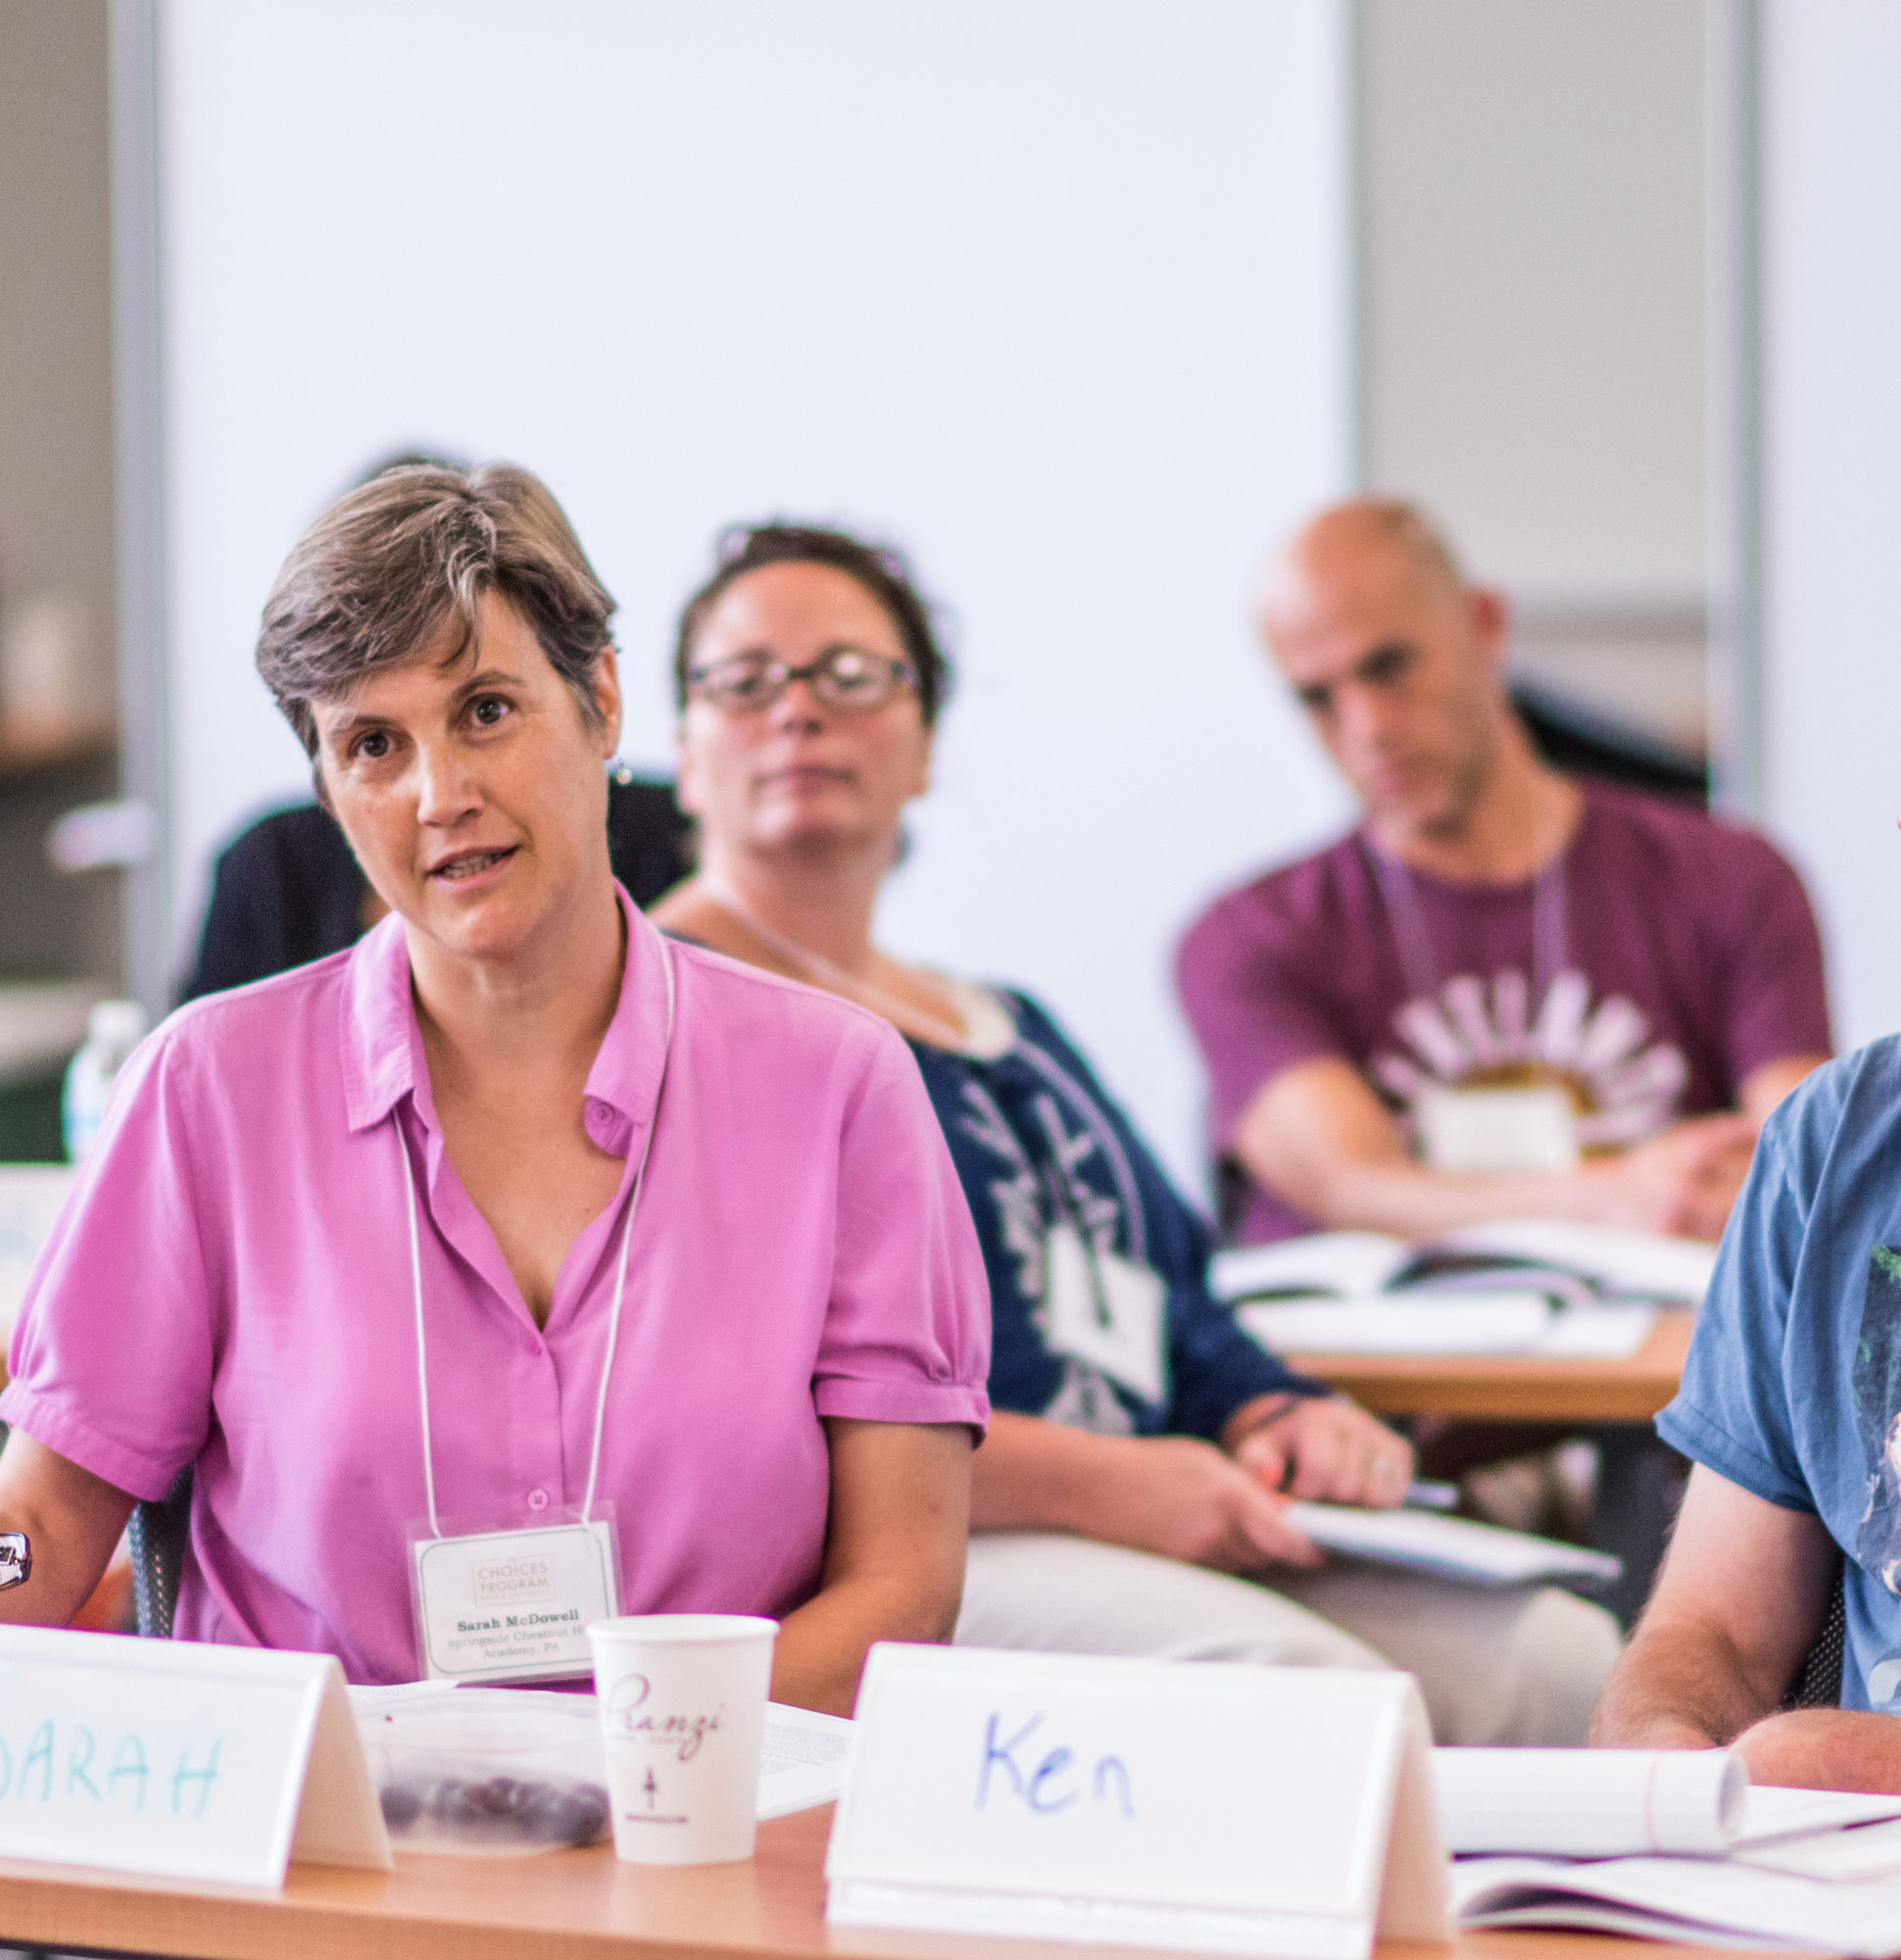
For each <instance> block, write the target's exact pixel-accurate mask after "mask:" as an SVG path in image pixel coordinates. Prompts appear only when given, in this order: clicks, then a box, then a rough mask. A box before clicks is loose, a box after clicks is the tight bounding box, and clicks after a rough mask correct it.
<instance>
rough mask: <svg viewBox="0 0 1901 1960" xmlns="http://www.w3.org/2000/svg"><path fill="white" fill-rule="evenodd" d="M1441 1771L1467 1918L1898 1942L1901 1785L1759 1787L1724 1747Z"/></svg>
mask: <svg viewBox="0 0 1901 1960" xmlns="http://www.w3.org/2000/svg"><path fill="white" fill-rule="evenodd" d="M1433 1769H1434V1781H1435V1783H1436V1785H1437V1788H1438V1800H1439V1807H1440V1812H1441V1815H1442V1817H1443V1820H1444V1826H1445V1837H1446V1841H1447V1843H1448V1844H1449V1845H1450V1846H1451V1848H1452V1851H1453V1853H1454V1855H1455V1863H1454V1866H1453V1871H1452V1897H1453V1908H1454V1912H1455V1914H1456V1916H1457V1918H1458V1920H1459V1923H1460V1924H1461V1925H1462V1926H1466V1927H1550V1928H1561V1929H1568V1930H1572V1931H1578V1932H1593V1933H1620V1934H1626V1935H1632V1936H1637V1937H1641V1938H1649V1939H1670V1940H1677V1941H1680V1942H1684V1943H1687V1944H1692V1945H1703V1946H1708V1945H1718V1946H1725V1947H1748V1948H1755V1949H1758V1950H1762V1951H1772V1952H1773V1951H1789V1950H1801V1951H1807V1952H1817V1951H1821V1952H1831V1953H1844V1954H1853V1955H1858V1956H1860V1955H1866V1956H1870V1960H1873V1956H1876V1955H1882V1954H1890V1953H1894V1952H1897V1951H1901V1797H1888V1796H1867V1795H1860V1794H1849V1793H1842V1792H1836V1791H1830V1790H1809V1789H1750V1788H1749V1787H1748V1778H1747V1776H1746V1774H1745V1773H1744V1771H1743V1767H1742V1764H1741V1761H1740V1759H1739V1758H1737V1757H1735V1756H1733V1755H1731V1754H1729V1753H1727V1752H1725V1751H1721V1750H1715V1749H1710V1750H1697V1751H1692V1750H1670V1751H1656V1752H1651V1751H1641V1750H1614V1749H1606V1750H1597V1749H1591V1750H1585V1749H1436V1750H1435V1751H1434V1752H1433Z"/></svg>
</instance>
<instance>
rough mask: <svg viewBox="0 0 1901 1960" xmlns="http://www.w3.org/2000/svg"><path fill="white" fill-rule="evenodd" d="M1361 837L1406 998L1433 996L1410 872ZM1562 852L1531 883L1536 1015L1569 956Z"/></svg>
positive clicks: (1432, 966)
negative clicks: (1401, 971)
mask: <svg viewBox="0 0 1901 1960" xmlns="http://www.w3.org/2000/svg"><path fill="white" fill-rule="evenodd" d="M1359 837H1360V848H1361V850H1363V851H1364V852H1365V853H1366V856H1367V858H1368V860H1369V862H1370V863H1371V864H1372V866H1373V875H1374V876H1375V877H1376V878H1377V879H1378V880H1379V882H1380V894H1381V896H1382V898H1384V899H1385V901H1386V907H1387V918H1388V920H1389V922H1390V924H1391V926H1392V938H1393V944H1394V945H1395V946H1396V947H1397V949H1398V952H1399V963H1400V965H1401V966H1402V967H1403V968H1404V969H1405V974H1406V989H1407V997H1408V998H1409V999H1411V1000H1414V1001H1425V1000H1431V999H1432V998H1433V996H1434V995H1436V994H1437V993H1438V988H1439V972H1438V961H1437V960H1436V959H1435V958H1434V957H1433V940H1432V934H1431V932H1430V931H1429V930H1428V929H1427V925H1426V914H1425V910H1424V908H1423V907H1421V905H1420V903H1419V888H1418V887H1417V886H1416V885H1415V884H1414V883H1413V875H1412V872H1411V871H1410V870H1409V869H1408V868H1407V866H1406V864H1405V863H1404V862H1403V861H1402V860H1401V859H1400V858H1389V857H1388V856H1387V854H1386V853H1385V852H1384V851H1381V850H1380V849H1378V848H1377V847H1376V846H1375V845H1374V843H1373V841H1372V839H1371V838H1369V837H1368V836H1367V834H1366V832H1365V831H1363V830H1362V831H1361V832H1360V833H1359ZM1565 856H1566V854H1565V853H1564V852H1563V851H1560V852H1559V853H1558V855H1557V857H1555V858H1553V859H1552V860H1551V862H1550V863H1549V864H1547V865H1546V866H1545V867H1544V869H1543V870H1542V871H1540V872H1539V873H1538V874H1537V877H1536V879H1535V881H1534V882H1533V885H1532V1012H1533V1013H1534V1014H1535V1013H1536V1012H1537V1009H1538V1005H1539V1003H1541V1002H1542V1001H1543V999H1544V996H1545V990H1546V989H1547V988H1548V987H1549V986H1550V984H1551V982H1552V981H1554V980H1555V979H1556V978H1557V977H1558V975H1559V974H1560V973H1562V972H1563V971H1564V970H1565V966H1566V963H1567V959H1568V955H1569V949H1568V946H1567V943H1566V941H1567V930H1566V909H1567V907H1566V900H1565V876H1564V860H1565Z"/></svg>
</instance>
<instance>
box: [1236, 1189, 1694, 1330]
mask: <svg viewBox="0 0 1901 1960" xmlns="http://www.w3.org/2000/svg"><path fill="white" fill-rule="evenodd" d="M1714 1259H1715V1253H1714V1251H1713V1250H1712V1249H1711V1248H1710V1247H1708V1246H1705V1245H1702V1244H1700V1243H1698V1242H1696V1241H1693V1240H1687V1239H1666V1238H1659V1237H1656V1236H1654V1235H1652V1234H1649V1233H1643V1232H1625V1231H1619V1230H1616V1229H1613V1228H1611V1227H1606V1226H1593V1225H1574V1224H1570V1223H1567V1222H1565V1221H1562V1220H1539V1219H1528V1220H1505V1221H1502V1222H1500V1223H1496V1224H1491V1225H1475V1226H1470V1227H1467V1228H1466V1229H1464V1230H1462V1231H1458V1232H1450V1233H1447V1234H1446V1235H1445V1236H1444V1237H1442V1238H1439V1239H1435V1240H1432V1241H1430V1242H1427V1243H1425V1244H1421V1245H1411V1244H1408V1243H1407V1242H1406V1241H1405V1240H1402V1239H1393V1238H1389V1237H1387V1236H1386V1235H1385V1234H1383V1233H1379V1232H1319V1233H1315V1234H1313V1235H1311V1236H1310V1237H1307V1238H1304V1239H1290V1240H1286V1241H1284V1242H1283V1243H1281V1244H1280V1245H1276V1246H1250V1247H1244V1248H1241V1249H1239V1250H1232V1251H1226V1252H1219V1253H1217V1254H1216V1255H1215V1257H1214V1259H1213V1261H1212V1263H1211V1264H1210V1266H1209V1271H1208V1281H1209V1285H1210V1287H1211V1288H1212V1289H1213V1291H1214V1293H1215V1294H1216V1296H1217V1297H1218V1298H1219V1299H1225V1300H1230V1301H1233V1302H1235V1303H1236V1305H1237V1309H1238V1310H1237V1318H1238V1319H1239V1320H1240V1322H1241V1324H1242V1325H1243V1327H1244V1328H1245V1329H1246V1330H1247V1332H1248V1333H1249V1334H1251V1335H1252V1336H1253V1337H1254V1339H1255V1340H1257V1341H1259V1342H1260V1343H1261V1344H1262V1345H1263V1346H1265V1347H1267V1348H1274V1349H1276V1350H1278V1351H1284V1352H1285V1351H1293V1352H1302V1351H1304V1352H1308V1353H1329V1354H1352V1353H1360V1354H1374V1353H1379V1354H1535V1355H1544V1356H1564V1357H1570V1358H1575V1359H1586V1358H1587V1359H1603V1360H1615V1359H1618V1358H1620V1357H1623V1356H1626V1355H1630V1354H1633V1353H1635V1352H1636V1350H1637V1349H1638V1348H1640V1347H1642V1345H1643V1342H1644V1339H1645V1337H1646V1336H1647V1335H1648V1334H1649V1331H1650V1327H1651V1323H1652V1320H1653V1318H1654V1313H1655V1308H1656V1307H1657V1306H1658V1305H1659V1304H1662V1303H1667V1302H1673V1301H1675V1302H1687V1303H1690V1304H1694V1303H1695V1302H1696V1301H1698V1300H1700V1299H1701V1298H1702V1295H1703V1291H1704V1289H1705V1288H1706V1287H1707V1285H1708V1284H1709V1276H1710V1271H1711V1268H1712V1265H1713V1263H1714Z"/></svg>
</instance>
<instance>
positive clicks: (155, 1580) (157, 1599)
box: [125, 1464, 191, 1641]
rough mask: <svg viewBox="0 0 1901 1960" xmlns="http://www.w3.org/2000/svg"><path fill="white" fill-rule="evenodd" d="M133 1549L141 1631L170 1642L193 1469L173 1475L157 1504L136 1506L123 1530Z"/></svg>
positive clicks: (134, 1596) (186, 1538) (187, 1533)
mask: <svg viewBox="0 0 1901 1960" xmlns="http://www.w3.org/2000/svg"><path fill="white" fill-rule="evenodd" d="M125 1538H126V1542H127V1544H129V1545H130V1546H131V1552H132V1599H133V1603H134V1604H135V1605H136V1606H137V1608H138V1630H139V1632H140V1633H141V1634H142V1635H143V1636H144V1637H145V1639H147V1640H148V1641H169V1640H170V1639H171V1622H172V1619H173V1617H174V1616H175V1615H176V1613H177V1610H178V1578H179V1575H180V1574H181V1573H182V1572H183V1571H184V1566H185V1548H186V1546H187V1544H189V1543H190V1539H191V1467H190V1465H189V1464H187V1465H186V1467H185V1468H184V1469H182V1470H180V1471H179V1472H178V1474H177V1476H176V1477H174V1478H173V1479H172V1482H171V1490H169V1491H168V1492H167V1493H166V1494H165V1495H164V1496H163V1497H161V1498H159V1500H158V1501H157V1502H156V1503H139V1504H134V1505H133V1506H132V1518H131V1522H130V1524H128V1525H127V1526H126V1528H125Z"/></svg>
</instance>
